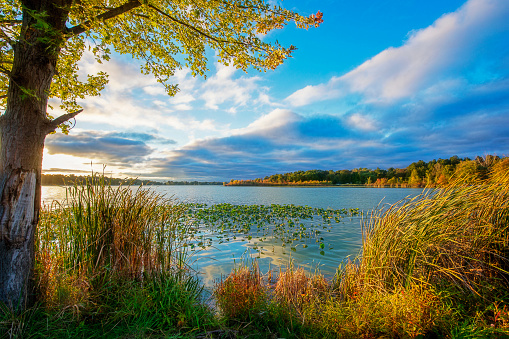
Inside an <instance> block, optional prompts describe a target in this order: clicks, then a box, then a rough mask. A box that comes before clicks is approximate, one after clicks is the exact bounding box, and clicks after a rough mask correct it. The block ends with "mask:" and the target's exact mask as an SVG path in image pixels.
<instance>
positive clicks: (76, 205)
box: [0, 175, 214, 337]
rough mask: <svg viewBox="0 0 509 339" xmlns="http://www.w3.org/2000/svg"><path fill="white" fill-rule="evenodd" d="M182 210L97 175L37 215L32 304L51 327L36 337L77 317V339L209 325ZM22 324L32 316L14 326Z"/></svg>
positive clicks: (158, 197) (147, 192)
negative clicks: (36, 304)
mask: <svg viewBox="0 0 509 339" xmlns="http://www.w3.org/2000/svg"><path fill="white" fill-rule="evenodd" d="M185 212H186V207H185V206H184V205H183V204H180V203H178V202H176V201H175V200H173V199H171V198H165V197H164V196H161V195H159V194H157V193H154V192H153V191H150V190H146V189H144V188H143V187H141V186H140V187H138V188H135V187H132V186H131V185H130V184H129V183H126V184H125V185H121V186H111V185H109V184H108V181H107V178H105V177H104V176H101V175H94V176H92V177H91V178H89V179H87V181H86V182H83V183H75V184H74V185H72V186H69V187H67V194H66V199H65V200H64V201H62V202H58V203H54V204H53V205H51V208H46V209H44V210H43V211H42V213H41V218H40V224H39V228H38V231H37V234H36V263H37V264H36V280H37V287H38V291H37V292H38V299H39V302H40V305H42V306H43V309H45V310H46V311H45V312H49V313H48V315H47V320H48V322H50V319H51V322H53V324H52V326H53V327H51V326H48V331H46V332H45V331H42V332H43V333H48V332H51V331H58V330H62V329H64V330H65V329H66V328H67V329H69V326H70V327H73V326H75V324H76V322H78V323H80V322H82V321H83V320H82V319H87V321H86V323H87V326H85V327H84V329H83V331H82V330H79V329H78V330H77V331H76V333H77V334H76V335H77V336H79V337H94V336H97V335H98V333H102V332H101V331H103V330H104V329H105V328H106V329H108V330H111V331H112V332H111V333H112V336H117V335H118V336H126V335H127V336H132V335H134V336H141V337H144V336H146V335H149V336H150V335H156V336H157V335H163V336H164V335H166V334H168V333H173V332H177V333H179V332H182V331H184V332H187V331H191V332H193V331H202V330H203V328H204V327H205V326H209V325H210V324H211V323H214V319H213V314H212V312H211V310H210V309H209V308H208V307H207V306H206V305H205V304H204V303H203V300H202V299H203V295H202V292H203V286H202V284H201V283H200V282H199V280H198V279H197V278H196V277H195V276H194V275H193V274H192V272H190V260H191V255H190V253H188V252H187V251H186V249H187V247H186V246H184V244H185V243H186V241H187V240H188V235H189V234H191V232H190V230H189V228H190V227H191V226H190V225H187V224H186V223H184V222H183V217H184V214H185ZM38 312H39V311H38ZM55 312H57V313H56V314H55ZM59 320H60V321H59ZM64 320H65V321H66V322H69V324H68V325H66V326H64V328H62V327H59V324H60V322H63V321H64ZM27 321H28V322H32V323H33V322H34V321H35V322H36V319H34V318H29V319H28V320H25V321H23V322H20V324H26V322H27ZM0 325H1V324H0ZM117 325H118V326H117ZM24 326H25V325H24ZM0 327H1V326H0ZM97 327H100V328H102V330H101V331H99V332H97ZM32 330H34V329H33V328H32ZM87 331H90V333H88V332H87ZM18 332H19V333H18V334H19V336H14V337H24V336H25V335H27V333H31V332H30V331H28V332H27V331H26V328H22V329H20V330H19V331H18ZM13 333H15V331H13ZM32 333H33V332H32ZM115 333H116V334H115ZM113 334H115V335H113Z"/></svg>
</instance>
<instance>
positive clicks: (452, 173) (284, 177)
mask: <svg viewBox="0 0 509 339" xmlns="http://www.w3.org/2000/svg"><path fill="white" fill-rule="evenodd" d="M501 160H502V158H500V157H499V156H494V155H487V156H485V157H480V156H478V157H476V158H475V159H470V158H459V157H458V156H452V157H450V158H449V159H438V160H435V159H433V160H431V161H429V162H425V161H423V160H419V161H417V162H413V163H411V164H410V165H409V166H407V167H406V168H393V167H390V168H388V169H380V168H376V169H375V170H373V169H368V168H355V169H352V170H348V169H343V170H337V171H334V170H317V169H314V170H308V171H296V172H290V173H284V174H273V175H270V176H266V177H264V178H257V179H254V180H234V179H232V180H230V182H229V183H227V184H226V185H227V186H278V185H282V186H284V185H292V186H293V185H306V186H327V185H368V186H374V187H440V186H445V185H447V184H448V183H449V182H450V181H451V180H452V179H453V177H459V176H467V175H468V176H469V177H470V178H479V179H480V178H484V177H486V175H487V173H488V172H489V170H490V168H491V167H492V166H493V165H495V164H496V163H497V162H499V161H501ZM472 180H473V179H472Z"/></svg>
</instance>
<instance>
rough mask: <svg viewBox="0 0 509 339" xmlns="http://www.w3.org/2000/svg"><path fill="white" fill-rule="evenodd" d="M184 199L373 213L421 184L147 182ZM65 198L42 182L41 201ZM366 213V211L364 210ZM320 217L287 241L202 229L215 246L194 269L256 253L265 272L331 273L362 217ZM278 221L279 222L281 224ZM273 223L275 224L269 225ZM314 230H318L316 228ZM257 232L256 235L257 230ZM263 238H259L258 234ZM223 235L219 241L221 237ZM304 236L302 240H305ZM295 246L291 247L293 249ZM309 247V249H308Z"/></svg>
mask: <svg viewBox="0 0 509 339" xmlns="http://www.w3.org/2000/svg"><path fill="white" fill-rule="evenodd" d="M146 187H147V188H148V189H151V190H155V191H157V192H158V193H161V194H165V195H166V196H167V197H173V198H175V199H178V200H179V201H182V202H186V203H199V204H207V205H209V206H211V205H215V204H233V205H265V206H270V205H271V204H277V205H296V206H308V207H309V208H314V209H315V210H316V209H332V210H341V209H350V208H358V209H359V210H361V211H364V212H369V211H371V210H372V209H373V208H376V207H377V206H378V207H382V206H383V205H386V204H393V203H396V202H398V201H399V200H401V199H404V198H407V197H413V196H416V195H418V194H420V193H421V192H422V189H412V188H364V187H239V186H233V187H232V186H228V187H226V186H205V185H196V186H191V185H189V186H146ZM64 198H65V189H64V188H63V187H58V186H43V187H42V201H43V203H45V204H49V203H51V201H53V200H62V199H64ZM365 215H366V213H365ZM324 220H326V219H323V218H322V217H317V216H315V218H313V219H310V220H302V221H300V222H299V224H300V225H301V226H302V228H303V229H309V230H311V229H313V230H318V229H320V230H322V232H321V233H320V234H319V235H317V236H316V239H305V241H306V242H305V244H304V242H303V243H302V244H299V243H297V245H293V246H292V245H289V246H286V244H284V243H281V241H279V242H278V241H276V240H277V239H275V238H277V236H275V237H269V239H264V242H260V241H259V240H258V241H257V238H256V237H253V238H252V239H247V237H244V238H242V237H237V238H235V239H234V238H233V237H231V236H228V241H223V240H222V239H224V238H226V237H227V236H226V235H224V234H223V233H221V234H219V233H217V232H213V231H211V230H210V229H206V228H204V229H203V230H202V233H203V235H204V237H205V236H206V237H207V238H209V239H214V241H213V243H212V246H208V247H206V248H205V249H201V248H200V249H198V247H197V250H195V251H194V254H193V260H194V266H193V267H194V269H196V270H197V271H198V272H199V276H200V277H201V279H202V280H203V282H204V283H205V285H206V286H209V287H210V286H212V285H213V283H214V280H215V279H217V278H219V277H221V275H227V274H229V272H230V271H231V270H232V268H233V267H234V265H238V264H239V263H241V262H243V261H249V260H250V258H253V257H256V258H257V260H258V263H259V266H260V269H261V271H262V273H266V272H267V271H268V270H269V269H276V270H277V269H278V268H279V267H281V266H285V265H287V264H288V263H289V262H290V260H292V262H293V263H294V264H295V265H296V266H301V267H305V268H307V269H308V270H311V271H314V270H319V271H320V272H321V273H322V274H324V275H325V276H328V277H331V276H332V275H334V273H335V272H336V269H337V267H338V265H339V263H340V262H341V261H342V260H343V259H345V258H346V257H348V256H351V257H355V255H357V254H358V252H359V250H360V248H361V245H362V228H361V221H362V216H361V215H357V216H342V217H341V221H340V222H339V223H337V222H332V223H329V224H328V223H326V222H325V221H324ZM279 222H280V221H278V223H279ZM270 227H274V225H272V226H270ZM315 232H316V231H315ZM253 235H254V234H253ZM260 238H261V237H260ZM219 239H221V240H219ZM302 241H303V240H302ZM291 247H293V249H292V250H290V248H291ZM304 247H305V248H304Z"/></svg>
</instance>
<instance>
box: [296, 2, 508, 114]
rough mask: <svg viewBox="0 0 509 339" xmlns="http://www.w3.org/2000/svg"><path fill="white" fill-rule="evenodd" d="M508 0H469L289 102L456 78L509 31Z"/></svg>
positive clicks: (394, 94) (405, 94)
mask: <svg viewBox="0 0 509 339" xmlns="http://www.w3.org/2000/svg"><path fill="white" fill-rule="evenodd" d="M508 17H509V1H506V0H470V1H468V2H467V3H466V4H465V5H463V6H462V7H460V8H459V9H458V10H457V11H456V12H453V13H450V14H446V15H443V16H442V17H441V18H439V19H438V20H436V21H435V22H434V23H433V25H431V26H429V27H427V28H425V29H422V30H417V31H415V32H413V33H412V34H411V35H410V38H409V39H408V40H407V41H406V42H405V44H404V45H403V46H401V47H398V48H393V47H391V48H388V49H386V50H384V51H383V52H381V53H379V54H378V55H376V56H374V57H373V58H371V59H370V60H368V61H366V62H364V63H363V64H362V65H360V66H358V67H357V68H356V69H354V70H353V71H351V72H349V73H347V74H345V75H343V76H341V77H339V78H337V77H333V78H332V79H331V80H330V81H329V82H328V83H326V84H320V85H316V86H307V87H304V88H302V89H300V90H298V91H296V92H295V93H293V94H292V95H290V96H289V97H288V98H287V99H286V100H287V101H289V102H290V103H291V104H292V105H294V106H301V105H307V104H310V103H312V102H315V101H321V100H325V99H330V98H337V97H339V96H340V95H344V94H347V93H348V92H350V93H352V92H354V93H361V94H362V95H364V97H365V99H366V100H367V101H375V102H376V101H382V102H384V101H385V102H387V101H389V102H390V101H394V100H398V99H402V98H409V97H412V96H414V95H416V93H418V92H419V91H422V90H425V89H426V88H428V87H430V86H433V85H434V84H435V83H436V82H438V81H442V80H443V79H446V78H448V77H449V78H455V77H456V76H458V75H457V73H461V71H462V70H463V69H464V68H465V67H468V66H469V65H470V64H471V62H472V61H473V60H471V59H470V58H469V56H472V57H473V58H475V56H476V53H475V50H476V48H478V47H479V45H481V44H482V43H483V41H484V40H485V39H486V38H487V37H489V36H491V35H494V34H496V33H498V32H504V31H507V30H508V29H509V20H508V19H507V18H508Z"/></svg>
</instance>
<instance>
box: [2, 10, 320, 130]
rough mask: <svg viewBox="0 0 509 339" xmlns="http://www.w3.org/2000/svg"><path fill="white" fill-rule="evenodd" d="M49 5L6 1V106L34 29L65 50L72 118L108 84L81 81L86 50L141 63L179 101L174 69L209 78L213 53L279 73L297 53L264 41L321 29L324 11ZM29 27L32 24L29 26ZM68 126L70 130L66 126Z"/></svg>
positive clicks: (63, 82)
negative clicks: (17, 50)
mask: <svg viewBox="0 0 509 339" xmlns="http://www.w3.org/2000/svg"><path fill="white" fill-rule="evenodd" d="M50 2H51V4H52V6H49V7H48V6H46V7H44V6H42V5H41V4H40V1H36V0H21V1H19V0H0V4H1V10H0V29H1V30H0V63H1V64H0V105H1V106H2V107H4V108H5V107H6V100H7V89H8V86H9V80H13V82H14V84H15V83H16V81H15V79H12V77H11V76H10V75H11V69H12V65H13V60H14V48H13V46H16V45H17V43H18V42H19V41H20V40H22V39H27V35H30V31H31V30H42V31H43V34H42V36H39V37H38V40H39V41H40V42H43V43H46V44H49V45H52V46H54V47H56V49H57V51H58V50H59V55H58V61H57V67H56V70H55V76H54V77H53V80H52V83H51V89H50V93H49V96H50V98H57V99H59V100H60V102H61V104H60V108H61V109H63V110H65V111H67V112H68V113H72V112H75V111H78V110H80V108H81V107H80V106H79V104H78V99H80V98H84V97H85V96H94V95H98V94H99V92H100V91H101V90H102V89H103V88H104V86H105V84H106V83H107V81H108V78H107V74H106V73H104V72H99V73H97V74H89V75H88V76H87V77H86V79H83V78H82V77H79V76H78V62H79V60H80V59H81V58H82V56H83V53H84V52H85V51H86V50H88V51H90V52H91V53H93V55H94V57H95V59H96V60H97V62H99V63H102V62H103V61H107V60H108V59H109V58H110V56H111V54H112V52H113V51H116V52H118V53H120V54H130V55H132V56H133V57H134V58H136V59H139V60H140V61H141V71H142V72H143V73H145V74H149V73H151V74H153V75H154V76H155V77H156V78H157V80H158V81H159V82H160V83H162V84H163V85H164V86H165V88H166V90H167V92H168V94H170V95H173V94H175V93H176V92H177V91H178V87H177V84H174V83H173V82H172V80H171V76H172V75H173V74H174V72H175V70H177V69H181V68H183V67H186V68H189V69H190V70H191V72H192V74H193V75H204V74H205V72H206V71H207V62H208V60H207V54H210V53H208V51H210V50H213V51H215V53H216V56H217V58H218V60H219V62H221V63H223V64H225V65H233V66H235V67H236V68H239V69H242V70H247V68H248V67H250V66H252V67H254V68H255V69H258V70H267V69H274V68H275V67H277V66H278V65H280V64H281V63H282V62H283V61H284V59H285V58H287V57H289V56H290V55H291V53H292V52H293V51H294V50H295V47H294V46H288V47H283V46H281V45H280V44H279V43H278V42H277V41H276V42H273V43H268V42H265V41H264V39H263V36H264V35H265V34H266V33H268V32H269V31H271V30H274V29H278V28H282V27H284V26H285V25H286V24H287V23H288V22H290V21H294V22H295V23H296V25H297V26H298V27H301V28H306V29H307V28H308V27H310V26H318V25H319V24H320V23H321V22H322V14H321V13H320V12H318V13H317V14H316V15H310V16H301V15H299V14H297V13H295V12H292V11H290V10H286V9H284V8H281V7H278V6H271V5H269V4H267V3H266V2H265V1H263V0H233V1H232V0H229V1H228V0H212V1H210V0H173V1H169V0H127V1H126V0H111V1H108V0H83V1H81V0H51V1H50ZM53 9H60V10H63V11H60V12H57V11H55V10H53ZM65 13H67V16H66V17H65ZM57 14H58V15H60V16H64V17H63V18H61V19H62V20H65V24H64V25H63V29H59V28H58V27H54V26H53V25H51V24H50V23H49V22H50V21H51V20H49V19H50V18H52V17H54V16H55V15H57ZM23 21H31V22H33V24H32V25H23ZM41 40H46V41H41ZM20 86H22V85H20ZM23 91H24V93H25V94H26V95H27V96H34V95H35V93H36V91H35V90H34V89H31V88H23ZM50 108H51V107H50ZM49 118H50V119H51V117H49ZM61 127H64V131H65V126H62V125H61Z"/></svg>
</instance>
